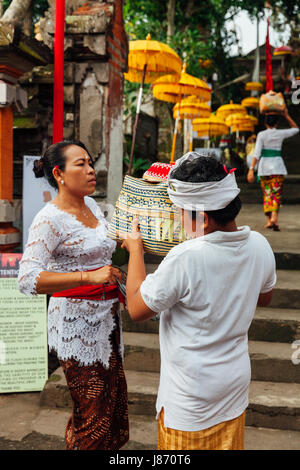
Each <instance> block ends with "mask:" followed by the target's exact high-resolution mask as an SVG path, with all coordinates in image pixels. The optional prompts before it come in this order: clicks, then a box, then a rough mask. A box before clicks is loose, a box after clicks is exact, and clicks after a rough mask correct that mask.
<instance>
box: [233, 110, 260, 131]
mask: <svg viewBox="0 0 300 470" xmlns="http://www.w3.org/2000/svg"><path fill="white" fill-rule="evenodd" d="M225 123H226V124H227V126H229V127H231V128H232V131H233V132H236V133H237V135H238V133H239V131H241V132H242V131H246V130H248V129H249V130H250V131H252V132H253V131H254V126H256V125H257V124H258V119H257V118H256V117H255V116H251V115H250V114H232V115H230V116H228V117H227V118H226V120H225Z"/></svg>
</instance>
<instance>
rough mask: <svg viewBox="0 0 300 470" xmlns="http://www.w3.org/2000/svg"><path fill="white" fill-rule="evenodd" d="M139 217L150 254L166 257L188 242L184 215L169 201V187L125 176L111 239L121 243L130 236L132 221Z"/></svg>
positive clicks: (113, 219)
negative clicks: (183, 220)
mask: <svg viewBox="0 0 300 470" xmlns="http://www.w3.org/2000/svg"><path fill="white" fill-rule="evenodd" d="M135 217H137V218H138V221H139V228H140V232H141V236H142V240H143V245H144V249H145V251H146V252H147V253H152V254H155V255H159V256H165V255H166V254H167V253H168V252H169V251H170V249H171V248H173V247H174V246H175V245H177V244H178V243H180V242H182V241H184V240H185V234H184V230H183V228H182V224H181V212H180V210H179V209H178V208H177V207H175V206H174V204H173V203H172V202H171V201H170V199H169V196H168V193H167V183H166V182H160V183H150V182H148V181H144V180H143V179H139V178H134V177H132V176H128V175H127V176H125V179H124V183H123V186H122V189H121V192H120V194H119V198H118V200H117V202H116V205H115V211H114V214H113V217H112V219H111V222H110V224H109V227H108V236H109V237H110V238H112V239H114V240H117V241H121V240H122V238H123V237H122V236H120V234H128V233H131V230H132V221H133V219H134V218H135Z"/></svg>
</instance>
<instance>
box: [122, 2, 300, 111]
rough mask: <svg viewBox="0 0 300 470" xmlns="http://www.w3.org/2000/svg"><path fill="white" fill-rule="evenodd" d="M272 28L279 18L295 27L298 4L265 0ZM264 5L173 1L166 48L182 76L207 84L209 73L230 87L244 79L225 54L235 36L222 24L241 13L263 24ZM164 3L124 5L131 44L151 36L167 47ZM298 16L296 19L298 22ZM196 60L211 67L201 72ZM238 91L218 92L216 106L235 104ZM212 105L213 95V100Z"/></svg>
mask: <svg viewBox="0 0 300 470" xmlns="http://www.w3.org/2000/svg"><path fill="white" fill-rule="evenodd" d="M269 4H270V6H271V10H269V14H271V13H272V20H273V22H274V24H273V25H275V26H276V24H277V26H278V29H279V28H280V27H282V26H280V25H279V23H278V21H277V23H276V18H278V14H279V13H281V14H283V15H284V18H285V20H284V21H285V25H286V23H287V22H288V23H291V22H292V23H293V22H294V23H295V22H296V23H297V22H298V24H299V18H298V17H299V13H300V3H299V1H298V2H295V1H294V0H270V1H269ZM265 7H266V2H265V0H252V1H251V2H245V1H244V0H207V1H206V2H202V1H199V0H176V6H175V19H174V23H175V33H174V35H173V36H172V37H171V38H170V39H169V44H170V46H171V47H172V48H173V49H175V50H176V52H177V53H178V55H179V56H180V57H181V58H182V59H183V60H184V61H186V62H187V65H188V67H187V72H188V73H190V74H191V75H194V76H197V77H199V78H201V77H202V78H204V79H206V80H207V81H208V82H210V83H211V79H212V73H213V72H216V73H217V75H218V84H219V85H221V84H223V83H226V82H229V81H231V80H232V79H234V78H235V77H237V76H239V75H241V74H243V73H245V70H239V69H238V68H237V65H236V61H235V60H234V59H233V58H232V57H230V54H229V52H230V49H231V47H232V46H233V45H237V44H238V39H237V36H236V33H235V31H228V30H227V28H226V23H227V21H228V20H230V19H234V17H235V15H237V14H238V13H239V12H240V11H242V10H245V11H247V12H248V14H249V15H250V17H251V18H252V19H253V20H254V19H255V18H257V17H258V16H259V17H261V18H264V19H265V10H264V9H265ZM167 9H168V1H167V0H166V1H164V2H162V1H161V0H126V4H125V6H124V21H125V28H126V31H127V33H128V35H129V38H130V39H132V40H135V39H145V38H146V36H147V34H148V33H150V34H151V36H152V39H156V40H158V41H162V42H167ZM297 15H298V16H297ZM199 59H202V60H206V59H210V60H211V67H208V68H203V67H201V65H200V64H199ZM240 92H241V85H239V84H234V85H232V86H228V87H226V88H224V89H222V96H221V94H219V95H218V100H219V101H220V100H221V101H222V100H224V102H227V101H228V100H230V99H235V100H236V99H237V95H239V94H240ZM214 99H216V95H215V94H214Z"/></svg>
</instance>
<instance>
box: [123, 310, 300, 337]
mask: <svg viewBox="0 0 300 470" xmlns="http://www.w3.org/2000/svg"><path fill="white" fill-rule="evenodd" d="M127 315H128V314H127ZM248 338H249V340H254V341H271V342H279V343H293V342H294V341H296V340H298V339H300V310H296V309H277V308H260V307H259V308H257V309H256V312H255V316H254V319H253V321H252V323H251V326H250V329H249V333H248Z"/></svg>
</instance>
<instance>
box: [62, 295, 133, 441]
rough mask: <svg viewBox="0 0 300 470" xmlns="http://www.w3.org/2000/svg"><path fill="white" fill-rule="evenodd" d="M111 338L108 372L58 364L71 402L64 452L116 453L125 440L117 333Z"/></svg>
mask: <svg viewBox="0 0 300 470" xmlns="http://www.w3.org/2000/svg"><path fill="white" fill-rule="evenodd" d="M116 305H118V304H114V306H113V310H112V314H115V318H116V322H117V328H116V329H115V330H114V331H113V333H112V336H111V343H112V345H113V351H112V354H111V358H110V363H109V369H105V368H104V367H103V366H102V365H101V363H100V362H97V363H95V364H93V365H91V366H81V365H79V363H78V361H76V360H74V359H68V360H66V361H60V364H61V366H62V368H63V371H64V374H65V377H66V380H67V384H68V387H69V390H70V393H71V397H72V400H73V413H72V416H71V417H70V419H69V421H68V424H67V427H66V433H65V440H66V449H67V450H118V449H120V448H121V447H122V446H123V445H124V444H126V442H127V441H128V439H129V429H128V428H129V426H128V400H127V384H126V379H125V375H124V370H123V363H122V358H121V356H120V353H119V344H120V332H119V326H118V316H117V314H116Z"/></svg>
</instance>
